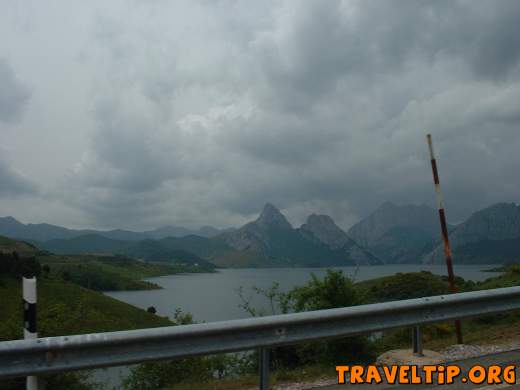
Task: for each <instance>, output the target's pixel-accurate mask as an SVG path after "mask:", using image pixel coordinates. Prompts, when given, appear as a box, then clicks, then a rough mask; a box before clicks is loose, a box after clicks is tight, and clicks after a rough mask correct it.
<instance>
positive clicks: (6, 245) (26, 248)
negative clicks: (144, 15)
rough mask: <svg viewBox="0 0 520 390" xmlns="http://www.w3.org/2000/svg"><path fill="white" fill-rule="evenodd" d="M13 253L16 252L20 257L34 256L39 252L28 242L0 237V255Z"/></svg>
mask: <svg viewBox="0 0 520 390" xmlns="http://www.w3.org/2000/svg"><path fill="white" fill-rule="evenodd" d="M13 252H17V253H18V254H20V255H21V256H34V255H35V254H36V253H38V252H39V250H38V248H36V247H35V246H34V245H32V244H30V243H28V242H24V241H17V240H12V239H10V238H7V237H3V236H0V253H13Z"/></svg>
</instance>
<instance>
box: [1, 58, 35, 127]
mask: <svg viewBox="0 0 520 390" xmlns="http://www.w3.org/2000/svg"><path fill="white" fill-rule="evenodd" d="M30 96H31V94H30V92H29V89H28V88H27V87H26V86H25V85H24V84H23V83H21V82H20V80H18V79H17V77H16V75H15V72H14V71H13V69H12V67H11V66H10V65H9V63H8V62H7V61H6V60H5V59H3V58H0V122H8V123H11V122H16V121H18V120H19V119H20V117H21V115H22V111H23V109H24V107H25V105H26V104H27V102H28V101H29V98H30Z"/></svg>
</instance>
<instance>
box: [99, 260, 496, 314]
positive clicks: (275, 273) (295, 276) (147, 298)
mask: <svg viewBox="0 0 520 390" xmlns="http://www.w3.org/2000/svg"><path fill="white" fill-rule="evenodd" d="M493 267H496V265H459V266H455V275H457V276H460V277H462V278H464V279H468V280H473V281H481V280H485V279H487V278H490V277H493V276H496V275H498V273H493V272H483V270H487V269H491V268H493ZM332 269H340V270H342V271H343V273H344V274H345V275H349V276H350V277H352V278H353V279H354V281H363V280H367V279H373V278H378V277H381V276H388V275H393V274H396V273H398V272H416V271H421V270H424V271H429V272H432V273H434V274H438V275H446V274H447V272H446V266H445V265H420V264H392V265H381V266H363V267H340V268H332ZM326 271H327V268H255V269H252V268H245V269H221V270H218V272H215V273H199V274H177V275H168V276H161V277H156V278H150V279H146V280H148V281H150V282H153V283H156V284H158V285H160V286H161V287H162V288H163V289H162V290H147V291H117V292H106V293H105V294H107V295H109V296H111V297H113V298H116V299H119V300H121V301H123V302H127V303H129V304H131V305H134V306H137V307H140V308H143V309H146V308H148V307H150V306H154V307H155V308H156V310H157V314H158V315H161V316H168V317H170V318H173V314H174V312H175V310H176V309H181V310H182V311H183V312H189V313H191V314H192V315H193V318H194V320H195V321H197V322H203V321H204V322H212V321H226V320H231V319H238V318H247V317H250V315H249V314H248V313H247V312H245V311H244V309H242V308H241V307H240V304H241V303H242V299H241V298H240V296H239V294H238V290H239V289H240V288H242V290H243V296H244V297H246V298H247V299H251V304H252V306H253V307H255V308H257V309H258V308H263V309H265V313H266V314H272V311H271V310H270V309H269V307H270V305H269V304H268V301H267V299H265V298H263V297H261V296H259V295H257V294H255V293H254V291H253V289H252V288H253V287H258V288H261V289H268V288H269V287H271V286H272V284H273V282H277V283H279V284H280V290H281V291H287V290H289V289H291V288H292V287H295V286H300V285H303V284H305V283H306V282H308V281H309V280H310V278H311V274H312V273H314V274H315V275H316V276H318V277H322V276H323V275H325V273H326Z"/></svg>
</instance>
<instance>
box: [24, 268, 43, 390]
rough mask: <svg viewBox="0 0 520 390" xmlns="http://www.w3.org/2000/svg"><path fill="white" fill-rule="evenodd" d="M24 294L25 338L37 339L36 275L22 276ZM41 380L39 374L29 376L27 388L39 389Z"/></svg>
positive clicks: (28, 389)
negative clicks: (30, 276)
mask: <svg viewBox="0 0 520 390" xmlns="http://www.w3.org/2000/svg"><path fill="white" fill-rule="evenodd" d="M22 296H23V301H22V302H23V320H24V321H23V334H24V339H36V338H38V333H36V300H37V298H36V297H37V295H36V277H34V276H33V277H32V278H26V277H23V278H22ZM38 384H39V381H38V377H37V376H33V375H31V376H28V377H27V380H26V389H27V390H38V388H39V386H38Z"/></svg>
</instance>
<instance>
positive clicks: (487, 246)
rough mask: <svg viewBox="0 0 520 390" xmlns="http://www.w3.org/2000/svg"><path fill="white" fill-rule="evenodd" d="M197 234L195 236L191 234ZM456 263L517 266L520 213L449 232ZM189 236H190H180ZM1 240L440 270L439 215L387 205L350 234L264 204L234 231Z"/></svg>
mask: <svg viewBox="0 0 520 390" xmlns="http://www.w3.org/2000/svg"><path fill="white" fill-rule="evenodd" d="M194 232H195V233H198V234H194ZM449 232H450V240H451V242H452V248H453V253H454V261H455V263H456V264H470V263H481V264H483V263H487V264H494V263H504V262H514V261H517V260H518V259H520V207H519V206H517V205H515V204H513V203H499V204H495V205H492V206H490V207H488V208H485V209H483V210H479V211H477V212H475V213H474V214H473V215H471V216H470V217H469V218H468V219H467V220H466V221H465V222H463V223H461V224H458V225H449ZM184 233H187V234H184ZM0 235H4V236H7V237H10V238H16V239H23V240H25V241H27V242H29V243H31V244H33V245H36V246H37V247H39V248H41V249H44V250H48V251H52V252H55V253H110V254H122V255H126V256H131V257H135V258H140V259H143V260H147V261H175V262H182V263H200V264H205V265H210V263H211V264H214V265H217V266H222V267H301V266H305V267H325V266H343V265H355V264H359V265H377V264H383V263H394V264H395V263H421V262H422V263H440V262H442V261H443V251H442V246H441V245H440V228H439V220H438V212H437V211H436V210H434V209H432V208H430V207H428V206H426V205H395V204H393V203H390V202H385V203H384V204H382V205H381V206H380V207H379V208H378V209H376V210H375V211H374V212H372V213H370V214H369V215H368V216H367V217H365V218H363V219H362V220H360V221H359V222H358V223H356V224H355V225H353V226H352V227H351V228H350V229H349V230H348V231H347V232H345V231H344V230H343V229H341V228H340V227H339V226H338V225H337V224H336V223H335V222H334V220H333V219H332V218H331V217H330V216H327V215H317V214H311V215H309V216H308V218H307V220H306V222H305V223H304V224H303V225H301V226H300V227H293V226H292V225H291V224H290V223H289V221H288V220H287V219H286V218H285V216H284V215H283V214H282V213H281V212H280V210H279V209H277V208H276V207H275V206H274V205H272V204H270V203H267V204H266V205H265V206H264V208H263V210H262V211H261V213H260V214H259V216H258V218H257V219H255V220H253V221H251V222H249V223H246V224H245V225H243V226H242V227H240V228H238V229H227V230H225V231H222V230H218V229H215V228H211V227H205V228H201V229H197V230H190V229H185V228H181V227H175V226H168V227H163V228H159V229H155V230H149V231H145V232H132V231H128V230H111V231H99V230H73V229H67V228H64V227H61V226H55V225H49V224H27V225H25V224H22V223H20V222H18V221H17V220H15V219H14V218H12V217H3V218H0Z"/></svg>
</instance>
